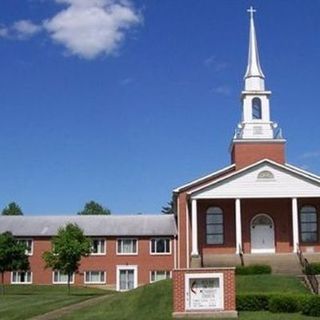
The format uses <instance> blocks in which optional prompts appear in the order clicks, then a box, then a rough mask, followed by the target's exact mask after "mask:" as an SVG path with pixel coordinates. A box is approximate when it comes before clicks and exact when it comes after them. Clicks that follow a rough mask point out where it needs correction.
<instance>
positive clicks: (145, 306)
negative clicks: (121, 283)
mask: <svg viewBox="0 0 320 320" xmlns="http://www.w3.org/2000/svg"><path fill="white" fill-rule="evenodd" d="M171 312H172V284H171V281H170V280H164V281H160V282H157V283H154V284H150V285H147V286H144V287H140V288H138V289H135V290H132V291H129V292H125V293H120V294H117V295H115V296H113V297H110V299H108V301H105V303H103V304H99V305H96V306H92V307H89V308H85V309H81V310H78V311H76V312H74V313H73V314H72V315H70V316H66V317H64V318H62V319H68V320H71V319H83V320H85V319H87V320H92V319H94V320H100V319H101V320H102V319H103V320H105V319H108V320H126V319H128V320H129V319H130V320H133V319H139V320H151V319H152V320H169V319H170V320H171V319H172V317H171Z"/></svg>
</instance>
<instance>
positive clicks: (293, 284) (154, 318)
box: [61, 275, 318, 320]
mask: <svg viewBox="0 0 320 320" xmlns="http://www.w3.org/2000/svg"><path fill="white" fill-rule="evenodd" d="M237 289H238V293H252V292H274V293H276V292H277V293H280V292H282V293H283V292H295V293H306V294H309V292H308V291H307V289H306V288H305V287H304V286H303V285H302V284H301V283H300V282H299V280H298V279H296V278H294V277H282V276H273V275H266V276H257V277H256V276H241V277H237ZM171 312H172V285H171V281H170V280H165V281H160V282H157V283H154V284H151V285H147V286H144V287H141V288H138V289H135V290H132V291H130V292H125V293H120V294H117V295H115V296H113V297H110V299H108V300H106V301H105V302H104V303H101V304H99V305H95V306H90V307H87V308H84V309H81V310H77V311H75V312H74V313H73V314H71V315H69V316H65V317H63V318H61V319H63V320H91V319H95V320H105V319H108V320H132V319H139V320H171V319H172V317H171ZM283 319H286V320H315V319H318V318H313V317H306V316H302V315H300V314H273V313H270V312H241V313H240V320H283Z"/></svg>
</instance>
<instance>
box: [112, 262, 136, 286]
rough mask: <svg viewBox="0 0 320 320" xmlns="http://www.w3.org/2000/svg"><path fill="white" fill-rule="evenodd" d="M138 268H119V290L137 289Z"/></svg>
mask: <svg viewBox="0 0 320 320" xmlns="http://www.w3.org/2000/svg"><path fill="white" fill-rule="evenodd" d="M137 278H138V277H137V267H136V266H117V290H118V291H127V290H131V289H134V288H136V287H137V282H138V281H137Z"/></svg>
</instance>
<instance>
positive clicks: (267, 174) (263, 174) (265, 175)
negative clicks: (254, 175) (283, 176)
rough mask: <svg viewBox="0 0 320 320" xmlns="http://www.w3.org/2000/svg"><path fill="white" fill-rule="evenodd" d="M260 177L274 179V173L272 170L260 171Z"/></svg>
mask: <svg viewBox="0 0 320 320" xmlns="http://www.w3.org/2000/svg"><path fill="white" fill-rule="evenodd" d="M258 179H262V180H265V179H274V175H273V173H272V172H271V171H268V170H263V171H260V172H259V173H258Z"/></svg>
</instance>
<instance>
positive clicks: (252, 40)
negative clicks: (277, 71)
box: [244, 6, 264, 91]
mask: <svg viewBox="0 0 320 320" xmlns="http://www.w3.org/2000/svg"><path fill="white" fill-rule="evenodd" d="M247 11H248V12H249V13H250V36H249V52H248V65H247V70H246V74H245V76H244V79H245V90H247V91H263V90H264V74H263V72H262V69H261V66H260V61H259V51H258V45H257V36H256V30H255V26H254V19H253V14H254V13H255V12H256V10H255V9H253V7H252V6H251V7H250V8H249V9H248V10H247Z"/></svg>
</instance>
